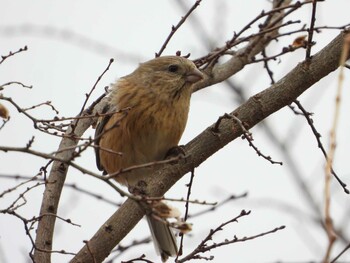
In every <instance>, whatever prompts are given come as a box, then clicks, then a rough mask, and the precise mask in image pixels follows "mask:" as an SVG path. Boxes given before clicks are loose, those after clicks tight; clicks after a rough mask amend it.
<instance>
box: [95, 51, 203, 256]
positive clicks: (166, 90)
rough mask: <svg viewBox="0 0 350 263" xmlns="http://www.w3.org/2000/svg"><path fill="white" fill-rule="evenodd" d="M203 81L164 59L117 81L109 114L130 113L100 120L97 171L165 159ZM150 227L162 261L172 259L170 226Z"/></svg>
mask: <svg viewBox="0 0 350 263" xmlns="http://www.w3.org/2000/svg"><path fill="white" fill-rule="evenodd" d="M201 79H202V73H201V72H200V71H199V70H198V69H197V68H196V66H195V65H194V64H193V63H192V62H191V61H190V60H188V59H186V58H182V57H175V56H167V57H160V58H155V59H153V60H150V61H148V62H145V63H142V64H140V66H139V67H138V68H137V69H136V70H135V71H134V72H133V73H131V74H130V75H127V76H125V77H123V78H121V79H120V80H119V81H117V82H116V83H115V84H114V85H113V87H112V88H113V89H112V93H111V95H110V97H109V107H108V108H109V111H111V110H121V109H125V108H128V107H130V108H131V109H130V110H129V111H128V113H127V115H126V116H125V117H124V118H122V113H115V114H113V115H112V116H110V117H105V118H104V119H102V120H100V122H99V124H98V126H97V128H96V135H95V136H96V138H97V140H96V141H97V144H98V145H99V146H100V147H101V149H100V150H97V151H96V157H97V165H98V167H99V169H101V170H104V171H105V172H107V173H108V174H112V173H115V172H118V171H119V170H120V169H123V168H127V167H129V166H132V165H137V164H144V163H148V162H153V161H159V160H163V159H164V157H165V156H166V153H167V152H168V150H169V149H171V148H172V147H175V146H177V144H178V142H179V140H180V137H181V135H182V133H183V131H184V129H185V126H186V122H187V115H188V111H189V104H190V97H191V92H192V91H191V87H192V85H193V84H194V83H195V82H197V81H199V80H201ZM116 123H118V124H116ZM103 149H110V150H112V151H115V152H121V153H122V155H121V156H120V155H117V154H113V153H111V152H110V151H105V150H103ZM151 174H152V172H151V171H150V170H149V169H148V170H145V169H137V170H133V171H132V172H130V173H125V174H122V175H119V176H117V177H116V180H117V181H118V182H119V183H121V184H124V185H127V186H135V185H136V184H137V182H138V181H140V180H143V179H144V178H145V177H146V176H149V175H151ZM149 222H150V227H151V228H152V231H151V232H152V234H153V235H154V236H155V237H154V238H155V240H156V242H155V243H156V244H157V245H158V246H159V247H160V248H159V250H160V253H161V255H162V258H166V257H167V256H174V255H175V254H176V253H177V248H176V242H175V241H174V238H173V235H172V234H171V231H170V229H168V226H166V225H165V224H164V223H162V222H160V221H157V220H155V219H153V218H152V217H150V218H149ZM157 235H158V236H159V238H158V237H157ZM169 235H171V236H169ZM167 240H168V241H167ZM162 243H168V244H162ZM170 243H173V244H170ZM174 244H175V245H174ZM174 246H175V247H174Z"/></svg>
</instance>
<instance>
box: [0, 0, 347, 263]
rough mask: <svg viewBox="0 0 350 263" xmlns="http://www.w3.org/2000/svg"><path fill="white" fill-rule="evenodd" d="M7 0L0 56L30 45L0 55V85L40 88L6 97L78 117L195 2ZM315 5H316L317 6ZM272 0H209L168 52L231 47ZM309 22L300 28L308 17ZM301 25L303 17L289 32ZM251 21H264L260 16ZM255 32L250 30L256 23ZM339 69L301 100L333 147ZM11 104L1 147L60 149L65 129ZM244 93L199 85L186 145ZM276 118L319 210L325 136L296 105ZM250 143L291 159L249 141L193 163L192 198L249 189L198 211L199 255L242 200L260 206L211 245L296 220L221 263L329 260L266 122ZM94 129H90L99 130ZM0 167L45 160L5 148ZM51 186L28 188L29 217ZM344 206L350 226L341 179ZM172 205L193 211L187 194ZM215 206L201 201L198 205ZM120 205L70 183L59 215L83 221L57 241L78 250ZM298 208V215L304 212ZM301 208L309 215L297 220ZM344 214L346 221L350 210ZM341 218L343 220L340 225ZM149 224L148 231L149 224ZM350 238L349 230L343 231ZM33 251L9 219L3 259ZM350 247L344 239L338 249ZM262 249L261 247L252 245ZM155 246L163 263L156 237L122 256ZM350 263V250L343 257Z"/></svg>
mask: <svg viewBox="0 0 350 263" xmlns="http://www.w3.org/2000/svg"><path fill="white" fill-rule="evenodd" d="M181 3H182V4H179V3H178V1H175V0H171V1H164V0H153V1H136V0H132V1H117V0H116V1H98V2H97V1H82V0H76V1H67V0H65V1H38V0H35V1H13V0H12V1H5V0H2V1H1V2H0V10H1V19H0V55H6V54H8V52H9V51H16V50H18V49H19V48H21V47H24V46H27V47H28V51H26V52H23V53H21V54H18V55H16V56H15V57H12V58H9V59H8V60H6V61H5V62H4V63H3V64H2V65H0V84H3V83H6V82H8V81H21V82H23V83H24V84H27V85H32V86H33V89H31V90H29V89H24V88H21V87H19V86H11V87H8V88H6V89H5V90H4V91H2V93H3V94H4V95H5V96H8V97H12V98H13V99H14V100H15V101H16V102H17V103H18V104H20V105H22V106H23V107H29V106H32V105H35V104H39V103H41V102H45V101H52V103H53V105H54V106H55V107H56V108H57V109H58V110H59V112H60V116H66V117H67V116H75V115H76V114H77V113H78V112H79V110H80V108H81V106H82V103H83V102H84V99H85V95H84V94H85V93H87V92H88V91H89V90H90V89H91V87H92V86H93V84H94V83H95V81H96V79H97V78H98V76H99V75H100V74H101V73H102V72H103V70H104V69H105V68H106V66H107V65H108V62H109V59H110V58H114V59H115V62H114V63H113V64H112V66H111V68H110V70H109V71H108V72H107V73H106V74H105V76H104V77H103V79H102V80H101V81H100V83H99V85H98V87H97V90H96V91H95V93H94V94H93V97H92V99H91V101H92V100H93V99H94V98H96V97H98V96H99V95H101V94H102V93H103V91H104V87H105V86H108V85H109V84H110V83H111V82H114V81H115V80H116V79H117V78H119V77H121V76H123V75H125V74H128V73H130V72H131V71H133V70H134V69H135V68H136V67H137V65H138V63H139V62H142V61H145V60H148V59H151V58H153V57H154V54H155V52H157V51H158V50H159V49H160V47H161V46H162V43H163V42H164V40H165V39H166V37H167V35H168V34H169V32H170V29H171V26H172V25H174V24H176V23H177V22H178V21H179V19H180V18H181V16H183V15H184V14H185V13H186V12H185V11H184V10H183V9H182V8H181V6H183V5H185V6H187V9H188V8H189V7H190V4H192V3H194V1H181ZM310 7H311V6H310ZM269 8H270V1H263V0H250V1H238V0H216V1H210V0H203V1H202V3H201V5H200V6H199V7H198V9H197V10H195V12H194V14H193V16H192V17H190V18H189V20H188V21H187V22H186V23H185V24H184V25H183V26H182V27H181V28H180V30H179V31H178V32H177V33H176V35H175V36H174V38H173V39H172V41H171V42H170V44H169V45H168V48H167V49H166V50H165V53H164V54H168V55H174V54H175V52H176V51H177V50H181V51H182V54H187V53H191V57H190V58H192V59H195V58H197V57H199V56H202V55H205V54H206V53H207V52H208V51H209V50H210V48H212V47H216V46H222V45H223V44H224V43H225V41H226V40H228V39H230V38H231V37H232V34H233V32H234V31H239V30H240V29H241V28H242V27H243V26H244V25H246V24H247V23H248V22H249V21H251V20H252V19H253V18H254V17H255V16H257V15H258V14H259V13H260V12H261V10H262V9H265V10H268V9H269ZM348 10H349V2H348V0H337V1H325V2H324V3H319V8H318V9H317V25H318V26H322V25H328V26H340V25H344V24H346V23H349V22H350V21H349V14H348ZM310 11H311V8H309V7H307V8H303V9H302V10H301V11H299V12H297V13H295V15H293V16H292V17H291V19H294V20H297V19H300V20H301V21H302V23H308V22H309V18H310ZM302 23H301V24H302ZM298 26H299V27H300V24H299V25H296V26H294V27H291V28H297V27H298ZM252 30H257V29H256V26H255V27H254V28H253V29H252ZM252 32H253V31H252ZM337 34H338V31H336V30H328V31H327V30H326V31H324V32H323V33H322V34H317V35H315V41H316V42H317V45H316V46H315V47H314V48H313V53H314V52H316V51H317V50H320V49H321V48H323V47H324V46H325V45H326V44H327V43H328V42H329V41H330V40H331V39H332V38H334V37H335V36H336V35H337ZM296 36H299V35H295V36H290V37H285V38H283V39H282V40H281V41H280V42H278V43H272V44H271V45H270V47H269V48H268V52H269V53H270V54H271V55H272V54H276V53H278V52H279V51H280V50H281V49H282V47H283V46H286V45H288V44H291V43H292V42H293V39H294V38H295V37H296ZM304 56H305V51H304V50H298V51H296V52H295V53H292V54H289V55H287V56H285V57H283V58H282V61H280V62H279V61H276V62H274V63H272V65H271V66H272V68H273V69H274V72H275V75H274V76H275V78H276V80H278V79H280V78H281V77H283V76H284V75H285V74H286V73H287V72H288V71H289V70H290V69H292V68H293V67H294V66H295V65H296V64H297V63H298V62H301V61H302V60H303V58H304ZM337 78H338V71H336V72H334V73H333V74H330V75H329V76H327V77H326V78H324V79H323V80H321V81H320V82H319V83H317V84H315V86H314V87H313V88H311V89H310V90H309V91H307V92H305V94H303V95H302V96H301V98H300V100H301V101H302V102H303V103H304V106H305V107H306V108H307V109H308V110H309V111H312V112H314V113H315V114H314V116H313V118H314V121H315V125H316V127H317V128H318V131H319V132H320V133H321V134H322V136H323V137H322V140H323V142H324V145H325V146H326V148H328V137H329V136H328V135H329V129H330V127H331V124H332V116H333V108H334V98H335V91H336V87H337ZM231 79H232V81H234V83H236V84H237V85H238V86H241V87H244V91H245V92H246V94H247V96H248V97H249V96H252V95H254V94H255V93H257V92H259V91H261V90H263V89H265V88H267V87H269V86H270V80H269V78H268V75H267V74H266V72H265V71H264V70H263V65H261V64H254V65H249V66H247V67H246V68H245V69H244V70H243V71H242V72H239V73H238V74H237V75H235V76H233V77H232V78H231ZM349 84H350V82H349V76H348V74H347V75H346V78H345V82H344V89H343V96H342V106H341V118H340V123H339V130H338V144H337V153H336V160H335V169H336V171H337V172H338V174H339V175H340V176H341V177H342V178H343V179H344V181H345V182H347V183H348V184H350V176H349V174H350V173H349V170H350V162H349V146H350V142H349V136H348V134H349V130H350V124H349V120H348V117H347V113H348V112H350V103H349V99H350V93H349V89H348V87H349ZM4 105H6V106H7V107H8V109H9V111H10V115H11V121H10V122H9V123H8V124H7V125H6V126H5V128H4V129H3V130H1V136H0V145H7V146H17V147H23V146H25V145H26V143H27V142H28V141H29V139H30V138H31V137H32V136H33V135H35V141H34V144H33V149H36V150H40V151H43V152H47V153H50V152H53V151H55V150H56V149H57V147H58V144H59V139H58V138H54V137H51V136H48V135H43V134H40V133H39V132H37V131H35V130H34V129H33V124H32V123H31V122H30V121H29V120H28V119H26V118H25V117H23V116H22V115H21V114H19V113H17V112H16V110H15V108H13V107H11V106H10V105H9V104H8V103H5V102H4ZM237 106H239V102H238V100H237V97H236V96H235V94H234V93H233V92H232V91H231V90H230V89H229V88H228V87H227V86H226V85H225V84H218V85H215V86H212V87H209V88H207V89H205V90H202V91H200V92H198V93H196V94H194V95H193V97H192V101H191V110H190V116H189V120H188V124H187V128H186V130H185V133H184V135H183V137H182V139H181V144H185V143H187V142H188V141H190V140H191V139H193V138H194V137H195V136H196V135H198V134H199V133H200V132H202V131H203V130H204V129H205V128H206V127H207V126H209V125H210V124H212V123H214V122H215V121H216V120H217V118H218V117H219V116H221V115H223V114H224V113H225V112H227V113H228V112H231V111H233V110H234V109H235V108H236V107H237ZM32 113H33V115H35V116H36V117H38V118H49V117H53V116H54V113H53V112H52V111H50V110H49V108H48V107H42V108H39V109H37V110H35V111H32ZM267 124H268V125H270V126H271V127H272V128H273V131H274V132H275V134H276V136H277V138H278V140H280V142H281V143H285V144H286V145H287V146H290V153H291V154H292V156H293V158H294V159H293V161H294V162H295V164H296V167H297V169H298V170H299V171H300V173H301V174H302V175H303V177H304V178H305V180H306V183H307V185H308V186H309V187H310V189H311V193H312V194H313V195H314V198H315V200H316V202H317V204H318V205H320V207H323V187H324V180H323V178H324V159H323V157H322V154H321V152H320V151H319V150H318V149H317V144H316V141H315V139H314V137H313V135H312V133H311V131H310V128H309V127H308V126H307V125H305V121H304V119H303V118H302V117H299V116H295V115H294V114H293V113H292V112H291V110H289V109H287V108H286V109H283V110H281V111H280V112H278V113H276V114H274V115H273V116H271V117H269V118H268V120H267ZM252 132H253V136H254V142H255V143H256V145H257V146H258V147H259V149H260V150H261V151H263V152H264V153H265V154H267V155H270V156H271V157H272V158H273V159H274V160H276V161H282V162H283V163H284V165H283V166H279V165H272V164H270V163H269V162H267V161H266V160H264V159H263V158H261V157H258V156H257V154H256V152H254V150H253V149H252V148H251V147H249V146H248V143H247V142H246V141H244V140H240V139H237V140H236V141H234V142H232V143H231V144H229V145H228V146H227V147H225V148H224V149H223V150H221V151H219V152H218V153H217V154H215V155H214V156H212V157H211V158H210V159H209V160H207V161H206V162H205V163H203V164H202V165H201V166H200V167H199V168H197V169H196V171H195V174H196V176H195V183H194V186H193V189H192V199H199V200H207V201H210V202H215V201H221V200H223V199H225V198H227V197H228V196H230V195H231V194H242V193H244V192H248V197H247V198H245V199H243V200H239V201H235V202H230V203H228V204H226V205H225V206H223V207H221V208H220V209H218V210H217V211H216V212H213V213H208V214H206V215H205V216H202V217H198V218H193V219H192V220H191V223H193V231H192V232H191V234H190V235H189V236H188V237H187V239H186V240H185V252H184V253H185V254H186V253H188V252H190V251H192V250H193V249H194V248H195V247H196V245H197V244H198V243H199V242H200V241H201V240H202V239H203V238H204V237H205V236H206V235H207V233H208V232H209V230H210V228H214V227H216V226H218V225H219V224H220V223H222V222H224V221H227V220H229V219H231V218H233V217H234V216H236V215H238V214H239V213H240V211H241V210H242V209H245V210H251V211H252V213H251V215H249V216H247V217H245V218H242V219H241V220H240V221H239V222H238V223H235V224H233V225H231V226H229V227H228V228H227V229H226V230H224V231H222V232H220V233H218V234H217V235H215V241H217V242H218V241H222V240H224V239H225V238H227V239H230V238H233V236H234V235H237V236H238V237H243V236H250V235H255V234H259V233H261V232H264V231H268V230H271V229H273V228H275V227H278V226H281V225H286V226H287V228H286V229H284V230H283V231H279V232H278V233H275V234H272V235H270V236H265V237H262V238H259V239H256V240H253V241H249V242H243V243H239V244H233V245H230V246H227V247H223V248H219V249H217V250H214V251H211V252H210V253H208V254H207V255H208V256H209V255H214V256H215V260H214V262H276V261H277V260H281V261H284V262H295V261H310V260H317V261H319V260H321V259H322V257H323V255H324V253H325V248H326V246H327V236H326V234H325V233H324V232H323V231H322V230H320V228H319V227H316V226H315V224H314V223H312V220H311V219H310V218H312V216H309V217H307V216H304V215H305V214H306V215H310V214H311V215H312V212H311V209H310V207H309V206H308V204H307V202H306V201H305V199H304V197H303V195H302V193H301V192H300V190H299V189H298V187H297V186H296V184H295V182H294V180H293V179H292V173H291V167H290V165H291V164H290V162H289V160H288V159H287V158H286V156H285V155H283V153H282V152H281V151H280V150H279V149H278V148H277V147H276V146H275V144H274V143H273V142H271V140H270V139H268V137H267V136H266V133H265V131H264V129H262V128H259V126H258V127H255V128H254V129H253V130H252ZM92 134H93V130H92V129H89V131H88V132H87V134H86V136H89V135H92ZM94 158H95V157H94V153H93V150H92V149H90V150H89V151H87V152H85V153H84V155H83V156H82V157H81V158H79V160H78V161H77V162H78V163H79V164H81V165H84V166H85V167H87V168H89V169H91V170H92V171H96V172H97V168H96V167H95V159H94ZM0 164H1V172H0V174H10V175H16V174H20V175H27V176H34V175H35V174H37V173H38V171H39V169H40V167H41V166H43V165H45V164H46V161H45V160H43V159H40V158H37V157H31V156H28V155H25V154H18V153H17V154H14V153H3V152H0ZM188 180H189V175H186V176H184V178H183V179H182V180H180V181H179V182H178V183H177V184H176V185H175V186H174V187H173V188H172V189H171V190H170V191H169V192H168V194H167V196H168V197H175V198H180V197H184V196H185V195H186V190H187V188H186V187H185V184H186V183H187V182H188ZM18 182H19V181H15V180H4V179H0V192H2V191H3V190H5V189H8V188H9V187H13V186H14V185H15V184H17V183H18ZM67 182H68V183H77V184H79V186H80V187H81V188H83V189H87V190H90V191H92V192H94V193H97V194H101V195H103V196H104V197H106V198H109V199H112V200H116V201H117V202H121V201H122V198H120V197H119V195H118V194H116V193H115V192H114V191H113V190H112V189H110V188H109V187H108V186H107V185H106V184H104V183H102V182H99V181H97V180H96V179H93V178H91V177H89V176H88V175H83V174H81V173H80V172H78V171H76V170H74V169H70V170H69V173H68V177H67ZM42 192H43V187H41V188H37V189H35V190H33V191H31V192H30V193H29V194H28V196H27V200H28V203H27V204H26V205H25V206H24V207H23V208H22V209H21V210H19V211H20V212H21V213H22V214H23V215H24V216H27V217H28V218H29V217H31V216H33V215H37V214H38V212H39V209H40V203H41V197H42ZM332 192H333V197H334V199H333V200H334V202H333V203H332V213H333V215H334V221H335V223H336V224H338V225H337V226H339V227H341V226H343V227H345V226H346V224H347V222H346V215H349V213H345V212H344V211H347V210H349V208H350V207H349V201H348V200H349V196H346V195H345V194H344V193H343V191H342V189H341V188H340V187H339V186H338V185H337V184H336V183H335V182H334V183H333V185H332ZM18 193H19V192H17V193H13V194H9V195H7V198H6V199H5V200H2V201H1V202H0V209H3V208H5V207H6V204H10V203H11V202H12V201H13V200H14V199H15V198H16V196H18ZM173 205H174V206H176V207H178V208H179V209H181V210H182V212H183V211H184V209H183V207H184V205H183V204H182V203H175V204H173ZM203 209H205V207H203V206H199V205H192V206H191V211H192V212H195V211H200V210H203ZM114 211H115V207H114V206H112V205H109V204H107V203H106V202H101V201H98V200H96V199H94V198H92V197H90V196H86V195H84V194H81V193H78V192H76V191H74V190H71V189H69V188H67V189H65V190H64V191H63V196H62V199H61V205H60V208H59V215H60V216H62V217H64V218H70V219H71V220H72V221H73V222H75V223H77V224H80V225H81V227H75V226H72V225H68V224H67V223H64V222H60V221H59V220H58V221H57V226H56V230H55V240H54V249H65V250H66V251H72V252H76V251H78V250H79V249H80V247H81V246H82V245H83V242H82V240H88V239H89V238H90V237H91V236H92V235H93V234H94V233H95V231H96V230H97V229H98V228H99V226H100V225H101V224H103V222H105V220H106V219H107V218H108V217H109V216H110V215H111V214H112V213H113V212H114ZM297 211H302V213H299V212H297ZM301 214H302V215H303V216H301ZM344 216H345V217H344ZM344 220H345V221H344ZM145 229H147V231H146V230H145ZM343 231H344V233H345V235H346V234H347V236H348V237H349V236H350V232H349V231H350V229H349V228H348V227H345V228H344V229H343ZM148 235H149V233H148V228H147V224H146V222H145V221H142V222H140V223H139V224H138V225H137V227H136V228H135V229H134V230H133V231H132V232H131V233H130V234H129V235H128V236H127V237H126V238H125V239H124V240H123V242H122V244H129V243H130V242H131V241H132V240H134V239H142V238H144V237H146V236H148ZM30 247H31V244H30V241H29V238H28V237H27V236H26V235H25V231H24V228H23V225H22V223H21V222H20V221H19V220H18V219H16V218H14V217H12V216H8V215H1V216H0V262H28V251H29V249H30ZM343 248H344V244H343V243H340V242H339V243H337V245H336V246H335V248H334V251H333V252H334V253H333V255H336V254H338V253H339V251H341V249H343ZM252 252H253V253H252ZM142 253H145V254H146V255H147V257H148V258H149V259H152V260H155V261H157V260H158V258H157V256H156V255H155V253H154V249H153V246H152V245H150V244H148V245H144V246H140V247H139V248H137V249H134V250H131V251H130V252H129V253H125V254H124V255H123V256H122V257H121V258H120V260H128V259H131V258H132V257H137V256H140V255H141V254H142ZM69 258H70V256H65V255H57V254H55V255H53V259H54V260H53V262H67V261H68V260H69ZM342 259H343V260H349V261H350V252H348V253H347V254H345V255H344V256H343V257H342Z"/></svg>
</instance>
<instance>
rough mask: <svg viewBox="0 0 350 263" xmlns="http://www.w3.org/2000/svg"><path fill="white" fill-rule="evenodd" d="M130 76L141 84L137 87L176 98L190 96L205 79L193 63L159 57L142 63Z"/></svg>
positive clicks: (168, 57) (176, 57)
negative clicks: (194, 85)
mask: <svg viewBox="0 0 350 263" xmlns="http://www.w3.org/2000/svg"><path fill="white" fill-rule="evenodd" d="M130 76H131V77H132V78H133V79H134V80H136V81H138V82H139V83H137V86H139V87H142V88H144V89H146V90H147V91H149V92H152V93H153V92H154V93H156V94H164V95H167V96H172V97H174V98H176V97H179V96H181V95H182V93H183V92H185V91H186V93H189V94H190V93H191V87H192V85H193V84H194V83H196V82H198V81H200V80H202V79H203V73H202V72H200V71H199V70H198V69H197V67H196V65H195V64H194V63H193V62H192V61H190V60H189V59H186V58H183V57H178V56H164V57H158V58H155V59H152V60H149V61H147V62H144V63H141V64H140V66H139V67H138V68H137V69H136V70H135V71H134V72H133V73H132V74H130V75H129V77H130Z"/></svg>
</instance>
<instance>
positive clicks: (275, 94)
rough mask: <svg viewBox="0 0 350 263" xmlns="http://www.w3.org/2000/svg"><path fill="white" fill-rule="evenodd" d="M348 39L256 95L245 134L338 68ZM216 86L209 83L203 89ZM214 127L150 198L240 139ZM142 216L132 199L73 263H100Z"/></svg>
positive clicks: (230, 125) (167, 170)
mask: <svg viewBox="0 0 350 263" xmlns="http://www.w3.org/2000/svg"><path fill="white" fill-rule="evenodd" d="M346 34H348V32H344V33H341V34H340V35H338V36H337V37H336V38H335V39H334V40H333V41H332V42H331V43H330V44H329V45H327V46H326V47H325V48H324V49H323V50H321V51H320V52H319V53H317V54H316V55H315V56H314V57H313V58H312V59H310V60H308V61H304V62H302V63H300V64H299V65H297V66H296V67H295V68H294V69H293V70H291V71H290V72H289V73H288V74H287V75H286V76H285V77H284V78H282V79H281V80H280V81H278V82H277V83H276V84H275V85H273V86H271V87H269V88H267V89H265V90H264V91H262V92H260V93H258V94H256V95H254V96H253V97H251V98H250V99H249V100H248V101H247V102H246V103H244V104H242V105H241V106H240V107H239V108H237V109H236V110H235V111H233V112H232V113H231V114H233V115H235V116H237V117H238V118H239V119H240V120H241V121H242V122H243V123H244V124H245V125H246V127H247V128H252V127H253V126H254V125H256V124H257V123H259V122H260V121H262V120H263V119H265V118H266V117H268V116H269V115H271V114H272V113H274V112H276V111H278V110H280V109H281V108H283V107H284V106H287V105H289V104H290V103H291V102H292V101H293V100H295V99H296V98H297V97H298V96H300V95H301V94H302V93H303V92H304V91H305V90H307V89H308V88H310V87H311V86H312V85H313V84H315V83H316V82H318V81H319V80H320V79H322V78H323V77H325V76H326V75H328V74H329V73H331V72H332V71H334V70H335V69H337V68H338V66H339V59H340V54H341V52H342V47H343V40H344V37H345V35H346ZM214 82H215V81H210V80H208V82H207V83H206V84H203V85H207V84H208V83H214ZM199 88H200V87H199ZM212 127H213V126H211V127H208V128H207V129H206V130H205V131H204V132H202V133H201V134H200V135H198V136H197V137H196V138H195V139H193V140H192V141H191V142H189V143H188V144H187V145H186V146H185V152H186V155H187V156H188V157H187V158H186V159H183V160H181V161H179V163H177V164H173V165H171V164H167V165H164V166H163V167H161V168H159V169H158V170H157V172H156V174H155V175H154V176H152V178H153V180H150V182H148V186H149V187H148V193H149V194H150V195H151V196H162V195H163V194H164V193H165V192H166V191H167V190H168V189H169V188H170V187H171V186H172V185H173V184H175V183H176V182H177V181H178V180H179V179H180V178H181V177H182V176H183V175H184V174H186V173H188V172H189V171H191V170H192V169H193V168H194V167H197V166H199V165H200V164H201V163H203V162H204V161H205V160H206V159H207V158H209V157H210V156H211V155H213V154H214V153H215V152H217V151H218V150H220V149H221V148H223V147H224V146H225V145H227V144H228V143H229V142H231V141H232V140H234V139H236V138H237V137H239V136H240V135H241V134H242V131H241V128H240V126H239V125H238V124H237V123H235V121H234V120H230V119H223V120H222V122H221V124H220V127H219V132H217V133H214V132H213V131H212ZM143 213H144V212H143V210H142V209H141V207H140V205H138V204H137V203H136V202H135V201H133V200H130V199H128V200H127V201H126V202H125V203H124V204H123V205H122V206H121V208H120V209H119V210H118V211H116V212H115V213H114V214H113V215H112V216H111V217H110V218H109V219H108V220H107V222H106V223H105V224H104V225H103V226H102V227H101V228H100V229H99V230H98V231H97V232H96V234H95V235H94V236H93V237H92V239H91V240H90V241H89V242H88V246H87V245H85V246H84V247H83V248H82V249H81V250H80V251H79V252H78V254H77V255H76V256H75V257H74V258H73V260H72V262H74V263H77V262H84V263H88V262H102V261H103V260H104V259H105V258H106V257H107V256H108V255H109V253H110V251H111V250H112V249H113V248H114V247H115V246H116V245H117V244H118V243H119V242H120V241H121V240H122V239H123V238H124V237H125V235H126V234H127V233H128V232H129V231H130V230H131V229H132V228H133V227H134V226H135V225H136V224H137V222H138V221H139V220H140V219H141V218H142V216H143Z"/></svg>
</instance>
